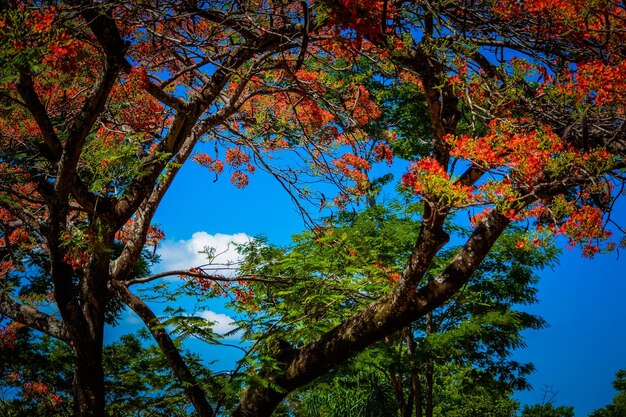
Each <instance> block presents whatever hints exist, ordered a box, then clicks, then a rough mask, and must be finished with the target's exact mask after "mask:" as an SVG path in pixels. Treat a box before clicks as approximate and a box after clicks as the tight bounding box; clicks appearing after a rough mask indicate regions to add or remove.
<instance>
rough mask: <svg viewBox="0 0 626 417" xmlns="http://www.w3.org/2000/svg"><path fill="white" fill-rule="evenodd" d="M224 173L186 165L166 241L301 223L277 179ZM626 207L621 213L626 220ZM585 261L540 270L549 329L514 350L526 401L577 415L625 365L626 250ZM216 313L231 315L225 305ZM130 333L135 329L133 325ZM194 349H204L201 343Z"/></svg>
mask: <svg viewBox="0 0 626 417" xmlns="http://www.w3.org/2000/svg"><path fill="white" fill-rule="evenodd" d="M228 178H229V177H228V175H227V173H226V172H225V173H224V174H223V175H222V176H221V177H220V178H219V181H217V182H216V183H214V182H213V179H214V176H213V175H212V174H209V173H208V172H207V171H205V170H204V169H202V168H200V167H198V166H196V165H195V164H193V163H189V164H188V165H186V166H185V167H184V168H183V169H182V170H181V173H180V174H179V177H178V178H177V179H176V181H175V182H174V184H173V186H172V189H171V190H170V192H169V193H168V194H167V196H166V197H165V199H164V201H163V204H162V206H161V207H160V209H159V211H158V212H157V215H156V223H157V224H159V225H160V226H161V228H162V229H164V231H165V233H166V237H167V240H168V241H169V242H177V241H181V240H188V239H190V238H191V236H192V234H193V233H195V232H198V231H205V232H207V233H209V234H216V233H223V234H235V233H241V232H243V233H246V234H248V235H251V236H255V235H264V236H267V237H268V238H270V240H271V241H273V242H275V243H278V244H288V243H289V241H290V236H291V235H292V234H293V233H296V232H299V231H301V230H302V228H303V222H302V218H301V217H300V215H299V213H298V212H297V211H296V209H295V207H294V205H293V204H292V202H291V200H290V199H289V197H288V196H287V195H286V194H285V193H284V192H283V191H282V190H281V189H280V188H279V187H278V186H277V184H276V183H275V181H274V180H273V179H271V178H269V176H267V175H264V174H263V173H259V172H257V173H256V174H254V175H253V176H251V178H250V185H249V186H248V187H247V188H245V189H243V190H241V189H237V188H235V187H234V186H232V185H231V184H230V183H229V180H228ZM623 207H624V205H622V206H621V208H620V209H618V211H617V212H616V216H615V217H616V218H620V217H621V220H622V224H626V215H625V214H624V210H623ZM622 255H623V256H622V258H620V259H617V254H611V255H604V256H597V257H596V258H595V259H593V260H588V259H582V258H581V257H580V253H579V252H578V251H577V250H572V251H568V250H567V249H565V250H564V252H563V256H562V258H561V262H560V265H559V266H557V267H556V268H555V269H554V270H545V271H543V272H541V273H540V275H541V277H542V279H541V282H540V285H539V288H540V291H539V298H540V303H539V304H538V305H534V306H529V307H528V308H527V309H528V310H529V311H531V312H533V313H536V314H539V315H541V316H543V317H544V318H545V319H546V320H547V321H548V322H549V324H550V327H549V328H548V329H545V330H541V331H533V332H528V333H527V334H526V340H527V344H528V347H527V348H525V349H521V350H519V351H517V352H516V354H515V355H516V357H517V359H518V360H520V361H530V362H533V363H534V364H535V366H536V369H537V371H536V372H535V374H534V375H532V376H531V378H530V381H531V383H532V385H533V386H534V388H535V389H534V390H533V391H528V392H522V393H519V394H518V395H517V398H518V399H519V400H520V401H521V402H522V403H529V404H532V403H537V402H541V401H542V398H543V397H544V387H548V389H549V390H550V392H551V393H556V398H555V399H556V401H555V403H556V404H561V405H571V406H574V407H575V410H576V416H577V417H583V416H587V415H588V413H589V412H591V411H592V410H594V409H596V408H598V407H601V406H604V405H606V404H607V403H609V402H610V400H611V398H612V397H613V395H614V394H615V391H614V390H613V388H612V387H611V381H612V380H613V377H614V374H615V372H616V371H617V370H618V369H621V368H626V303H625V302H624V295H625V294H626V268H625V267H626V264H625V259H624V257H626V254H622ZM212 310H214V311H216V312H219V313H224V312H225V313H228V311H227V310H224V308H223V306H221V305H215V306H212ZM136 326H138V324H136V323H133V320H132V319H129V320H127V321H125V322H124V323H123V324H122V326H120V327H119V328H117V329H113V330H109V333H108V338H109V339H110V341H112V340H114V339H115V337H116V335H117V334H119V333H120V332H122V333H123V332H127V331H129V330H131V329H132V328H135V327H136ZM131 331H132V330H131ZM195 349H201V347H200V346H199V345H195V346H194V350H195ZM206 352H208V353H209V354H210V355H211V358H207V360H211V359H215V358H217V359H221V362H218V363H217V364H216V366H217V367H218V368H220V369H224V368H227V367H229V366H230V364H229V362H230V361H232V358H233V357H234V355H236V354H235V353H234V352H227V351H223V350H220V351H216V350H207V351H206Z"/></svg>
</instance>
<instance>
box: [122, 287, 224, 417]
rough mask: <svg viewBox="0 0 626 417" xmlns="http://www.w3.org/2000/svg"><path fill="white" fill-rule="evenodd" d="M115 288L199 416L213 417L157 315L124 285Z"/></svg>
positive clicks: (198, 387) (207, 403) (201, 392)
mask: <svg viewBox="0 0 626 417" xmlns="http://www.w3.org/2000/svg"><path fill="white" fill-rule="evenodd" d="M113 286H114V288H115V292H116V294H117V295H118V296H119V297H120V299H121V300H122V301H124V303H125V304H126V305H127V306H129V307H130V308H131V310H133V311H134V312H135V314H137V315H138V316H139V317H140V318H141V320H142V321H143V322H144V323H145V325H146V326H147V327H148V329H149V330H150V333H151V334H152V336H153V337H154V340H155V341H156V342H157V344H158V345H159V347H160V348H161V352H163V355H164V356H165V359H166V360H167V363H168V364H169V365H170V367H171V368H172V371H173V372H174V375H175V376H176V378H177V379H178V380H179V382H180V384H181V385H182V386H183V387H184V390H185V393H186V394H187V396H188V397H189V399H190V400H191V402H192V404H193V406H194V408H195V410H196V413H197V415H198V416H200V417H211V416H213V409H212V408H211V406H210V405H209V402H208V401H207V398H206V395H205V393H204V391H203V390H202V388H200V386H199V385H198V382H197V381H196V379H195V377H194V376H193V374H192V373H191V371H190V370H189V368H188V367H187V364H186V363H185V360H184V359H183V357H182V356H181V354H180V351H179V350H178V348H177V347H176V345H175V344H174V341H173V340H172V339H171V338H170V336H169V335H168V334H167V331H166V330H165V329H164V328H163V326H162V325H161V323H160V322H159V319H158V318H157V317H156V315H155V314H154V313H153V312H152V310H151V309H150V308H149V307H148V306H147V305H146V304H145V303H144V302H143V301H141V300H140V299H139V298H137V297H136V296H135V295H134V294H133V293H132V292H130V290H129V289H128V288H126V287H125V286H124V285H123V284H122V283H119V282H118V283H114V284H113Z"/></svg>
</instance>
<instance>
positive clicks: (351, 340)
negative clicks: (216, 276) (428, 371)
mask: <svg viewBox="0 0 626 417" xmlns="http://www.w3.org/2000/svg"><path fill="white" fill-rule="evenodd" d="M508 224H509V220H508V219H507V218H506V217H504V216H502V215H501V214H498V213H496V212H492V213H491V214H490V215H488V216H487V217H486V218H485V219H484V220H483V222H482V223H481V224H479V225H478V226H477V227H476V229H475V231H474V233H473V234H472V235H471V237H470V238H469V240H468V241H467V243H466V244H465V246H464V247H463V249H462V250H461V251H460V252H459V254H458V255H457V256H456V257H455V258H454V259H453V260H452V261H451V262H450V264H449V266H448V267H447V268H446V269H445V270H444V271H443V272H442V273H441V274H440V275H439V276H438V277H436V278H435V279H434V280H432V281H431V282H429V283H428V284H426V285H424V286H423V287H422V288H420V289H419V290H418V291H417V292H416V293H415V296H414V297H411V298H408V297H407V296H406V294H402V293H398V289H397V288H396V291H394V292H393V293H391V294H390V295H388V296H386V297H383V298H382V299H380V300H378V301H376V302H374V303H373V304H371V305H370V306H368V307H367V308H365V310H363V311H362V312H361V313H359V314H358V315H356V316H354V317H353V318H351V319H349V320H347V321H346V322H345V323H343V324H341V325H339V326H338V327H336V328H334V329H333V330H331V331H329V332H328V333H326V334H324V335H323V336H321V337H320V338H319V339H318V340H316V341H314V342H312V343H309V344H307V345H305V346H303V347H302V348H300V349H298V350H297V351H296V353H295V354H294V355H293V358H292V359H291V360H290V361H288V363H287V364H286V367H285V371H284V372H283V373H282V374H281V375H278V376H276V377H275V378H273V379H272V382H273V383H274V384H276V385H277V386H279V387H280V388H281V389H282V390H281V391H278V390H275V389H272V388H258V387H251V388H248V389H247V390H246V392H245V393H244V395H243V397H242V399H241V402H240V404H239V406H238V407H237V409H236V410H235V411H234V413H233V416H236V417H252V416H255V417H269V416H270V415H271V414H272V412H273V410H274V409H275V408H276V406H277V405H278V404H279V403H280V402H281V401H282V400H283V398H285V396H286V395H287V394H288V393H289V392H291V391H293V390H294V389H296V388H299V387H301V386H304V385H305V384H307V383H309V382H311V381H312V380H314V379H315V378H317V377H319V376H320V375H322V374H324V373H325V372H327V371H328V370H330V369H332V368H334V367H336V366H337V365H339V364H340V363H341V362H343V361H344V360H346V359H348V358H350V357H352V356H354V355H355V354H357V353H359V352H361V351H363V349H365V348H366V347H367V346H369V345H371V344H372V343H374V342H375V341H378V340H381V339H382V338H383V337H385V336H387V335H390V334H392V333H394V332H396V331H398V330H400V329H401V328H402V327H404V326H406V325H408V324H410V323H412V322H413V321H415V320H417V319H418V318H420V317H424V316H425V315H426V314H427V313H429V312H430V311H432V310H433V309H435V308H436V307H439V306H440V305H442V304H443V303H445V302H446V301H447V300H448V299H449V298H450V297H451V296H452V295H453V294H454V293H455V292H456V291H457V290H458V289H459V288H460V287H461V286H462V285H463V284H464V283H465V282H467V280H468V279H469V278H470V276H471V275H472V273H473V272H474V271H475V270H476V268H478V266H479V264H480V262H482V260H483V259H484V257H485V256H486V255H487V253H488V252H489V250H490V248H491V246H492V245H493V244H494V243H495V241H496V239H497V238H498V237H499V236H500V234H501V233H502V232H503V231H504V229H505V228H506V226H507V225H508ZM435 243H436V242H433V244H435ZM426 267H427V266H425V268H426Z"/></svg>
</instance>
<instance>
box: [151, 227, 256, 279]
mask: <svg viewBox="0 0 626 417" xmlns="http://www.w3.org/2000/svg"><path fill="white" fill-rule="evenodd" d="M251 240H252V238H251V237H250V236H248V235H247V234H245V233H236V234H233V235H227V234H222V233H216V234H214V235H211V234H209V233H207V232H196V233H194V234H193V235H192V236H191V239H188V240H179V241H175V242H174V241H168V240H165V241H164V242H162V243H161V246H160V247H159V249H158V253H159V255H161V262H160V264H159V265H158V269H159V270H160V271H172V270H181V269H190V268H196V267H199V266H202V265H207V264H209V263H211V264H213V266H214V267H215V268H220V267H221V268H224V269H223V270H218V271H216V273H219V274H222V275H226V276H229V275H233V274H234V271H230V273H229V271H228V269H229V268H228V267H227V265H229V264H230V265H232V264H233V263H235V262H236V261H237V260H238V258H239V254H238V253H237V251H236V250H235V247H234V245H233V243H237V244H242V243H247V242H249V241H251ZM207 249H208V250H209V251H212V259H210V258H209V256H208V255H207V253H202V252H203V251H206V250H207Z"/></svg>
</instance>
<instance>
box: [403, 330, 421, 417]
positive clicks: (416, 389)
mask: <svg viewBox="0 0 626 417" xmlns="http://www.w3.org/2000/svg"><path fill="white" fill-rule="evenodd" d="M405 339H406V346H407V354H408V355H409V365H410V381H411V394H412V396H411V398H409V401H408V403H409V404H411V405H412V407H411V412H410V413H409V414H408V417H411V415H412V414H411V413H412V408H413V407H415V416H416V417H422V386H421V383H420V377H419V374H418V372H417V369H418V364H417V360H416V358H415V354H416V352H415V339H414V338H413V330H412V329H411V327H410V326H409V327H407V329H406V333H405ZM402 417H404V415H403V416H402Z"/></svg>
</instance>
